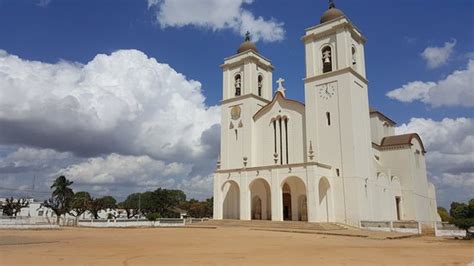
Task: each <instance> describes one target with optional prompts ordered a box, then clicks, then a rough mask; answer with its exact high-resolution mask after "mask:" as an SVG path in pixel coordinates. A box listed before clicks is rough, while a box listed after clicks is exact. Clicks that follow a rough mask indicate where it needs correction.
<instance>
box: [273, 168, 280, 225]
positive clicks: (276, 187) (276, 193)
mask: <svg viewBox="0 0 474 266" xmlns="http://www.w3.org/2000/svg"><path fill="white" fill-rule="evenodd" d="M271 180H272V183H271V188H270V189H271V191H272V221H283V199H282V191H281V187H280V177H279V176H278V173H277V170H276V169H272V171H271Z"/></svg>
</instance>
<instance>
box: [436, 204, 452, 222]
mask: <svg viewBox="0 0 474 266" xmlns="http://www.w3.org/2000/svg"><path fill="white" fill-rule="evenodd" d="M438 214H439V217H441V221H443V222H450V221H451V216H449V212H448V211H447V210H446V209H445V208H443V207H438Z"/></svg>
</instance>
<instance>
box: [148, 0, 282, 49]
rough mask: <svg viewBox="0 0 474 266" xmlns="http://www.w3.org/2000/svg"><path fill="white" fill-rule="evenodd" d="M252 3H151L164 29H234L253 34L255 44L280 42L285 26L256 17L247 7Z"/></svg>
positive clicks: (204, 0)
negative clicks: (257, 42)
mask: <svg viewBox="0 0 474 266" xmlns="http://www.w3.org/2000/svg"><path fill="white" fill-rule="evenodd" d="M252 2H253V0H200V1H196V0H148V6H149V8H152V9H153V10H154V11H155V12H156V14H155V15H156V20H157V22H158V23H159V24H160V26H161V27H163V28H166V27H183V26H190V25H192V26H196V27H200V28H206V29H211V30H222V29H231V30H234V31H235V32H237V33H239V34H240V35H242V36H243V35H244V34H245V32H246V31H250V32H251V33H252V36H253V38H254V40H255V41H258V40H263V41H267V42H273V41H281V40H283V39H284V38H285V30H284V29H283V23H282V22H278V21H277V20H275V19H274V18H270V19H265V18H263V17H261V16H255V15H254V14H253V13H252V12H250V11H249V10H247V9H245V7H244V5H248V4H252Z"/></svg>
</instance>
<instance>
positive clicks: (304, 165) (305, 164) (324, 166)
mask: <svg viewBox="0 0 474 266" xmlns="http://www.w3.org/2000/svg"><path fill="white" fill-rule="evenodd" d="M308 166H318V167H321V168H325V169H332V166H330V165H327V164H322V163H318V162H307V163H294V164H284V165H281V164H279V165H267V166H259V167H243V168H235V169H224V170H216V171H215V172H214V173H216V174H225V173H232V172H253V171H260V170H271V169H284V168H296V167H308Z"/></svg>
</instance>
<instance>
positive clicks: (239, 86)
mask: <svg viewBox="0 0 474 266" xmlns="http://www.w3.org/2000/svg"><path fill="white" fill-rule="evenodd" d="M234 86H235V96H240V94H241V89H242V77H241V76H240V74H237V75H235V84H234Z"/></svg>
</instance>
